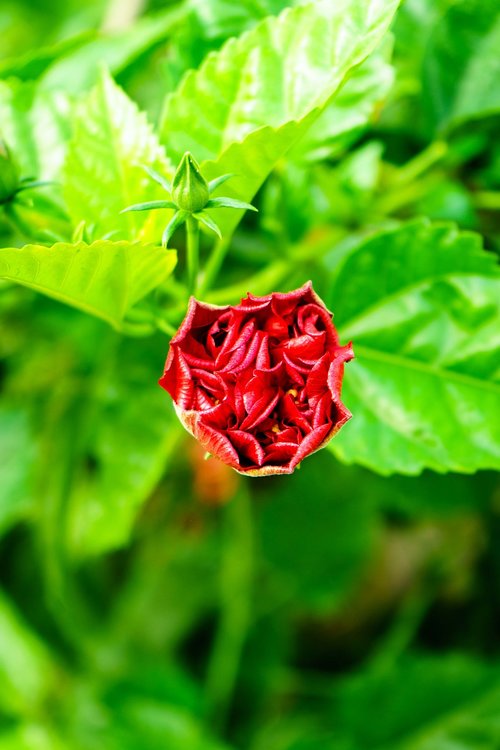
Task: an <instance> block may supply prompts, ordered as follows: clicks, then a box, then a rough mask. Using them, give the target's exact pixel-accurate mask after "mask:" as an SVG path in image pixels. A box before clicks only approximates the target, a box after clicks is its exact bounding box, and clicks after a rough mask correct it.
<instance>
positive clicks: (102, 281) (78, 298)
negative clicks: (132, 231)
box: [0, 240, 177, 328]
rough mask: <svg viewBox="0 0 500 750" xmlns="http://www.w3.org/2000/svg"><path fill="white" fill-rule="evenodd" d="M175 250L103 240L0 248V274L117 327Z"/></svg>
mask: <svg viewBox="0 0 500 750" xmlns="http://www.w3.org/2000/svg"><path fill="white" fill-rule="evenodd" d="M176 259H177V255H176V253H175V252H174V251H169V252H167V251H165V250H163V249H161V248H159V247H154V246H152V245H141V244H140V243H130V242H110V241H108V240H101V241H99V242H94V243H92V244H91V245H87V244H85V243H84V242H79V243H77V244H76V245H70V244H67V243H62V242H61V243H57V244H56V245H53V246H52V247H44V246H43V245H26V246H25V247H23V248H21V249H18V248H12V247H10V248H9V247H7V248H1V249H0V278H3V279H8V280H10V281H15V282H17V283H18V284H22V285H23V286H27V287H29V288H31V289H34V290H35V291H37V292H41V293H42V294H46V295H47V296H49V297H52V298H53V299H57V300H59V301H60V302H64V303H65V304H68V305H72V306H73V307H77V308H78V309H80V310H83V311H84V312H87V313H89V314H91V315H96V316H97V317H99V318H102V319H103V320H105V321H107V322H108V323H110V324H111V325H112V326H114V327H115V328H119V327H120V325H121V323H122V322H123V319H124V317H125V315H126V314H127V312H128V311H129V310H130V308H131V307H132V306H133V305H134V304H135V303H136V302H138V301H139V300H140V299H142V297H144V296H145V295H146V294H148V292H150V291H151V290H152V289H154V288H155V287H157V286H158V284H161V282H162V281H163V280H164V279H165V278H166V277H167V276H168V275H169V274H170V273H171V271H172V270H173V268H174V266H175V264H176Z"/></svg>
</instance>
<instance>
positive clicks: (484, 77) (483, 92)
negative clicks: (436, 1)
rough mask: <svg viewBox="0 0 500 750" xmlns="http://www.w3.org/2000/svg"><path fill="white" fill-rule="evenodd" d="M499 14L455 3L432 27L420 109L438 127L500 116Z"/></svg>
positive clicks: (479, 4) (479, 0) (491, 6)
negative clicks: (424, 107)
mask: <svg viewBox="0 0 500 750" xmlns="http://www.w3.org/2000/svg"><path fill="white" fill-rule="evenodd" d="M499 44H500V10H499V7H498V3H497V2H495V0H473V1H472V0H459V2H456V3H452V4H451V5H450V6H449V7H448V8H447V9H446V12H445V13H444V14H443V16H442V17H441V18H440V19H439V21H438V23H436V24H435V25H434V28H433V33H432V35H431V37H430V40H429V43H428V45H427V49H426V55H425V59H424V65H423V83H424V94H425V97H424V106H426V107H427V110H428V113H429V116H430V118H431V121H432V124H433V125H434V126H435V127H438V128H443V127H448V126H450V125H457V124H459V123H460V122H462V121H464V120H467V119H470V118H479V117H485V116H488V115H492V114H498V113H499V112H500V91H499V87H498V77H499V75H500V56H499V55H498V46H499Z"/></svg>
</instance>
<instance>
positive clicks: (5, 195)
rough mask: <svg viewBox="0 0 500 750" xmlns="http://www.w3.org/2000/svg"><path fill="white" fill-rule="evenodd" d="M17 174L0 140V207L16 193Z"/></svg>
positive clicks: (12, 161) (8, 152) (9, 155)
mask: <svg viewBox="0 0 500 750" xmlns="http://www.w3.org/2000/svg"><path fill="white" fill-rule="evenodd" d="M18 187H19V173H18V171H17V166H16V163H15V162H14V160H13V159H12V156H11V153H10V151H9V149H8V148H7V144H6V143H5V142H4V141H3V140H2V139H1V138H0V205H1V204H2V203H7V202H8V201H9V200H10V199H11V198H13V197H14V195H15V194H16V192H17V189H18Z"/></svg>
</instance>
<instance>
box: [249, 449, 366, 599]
mask: <svg viewBox="0 0 500 750" xmlns="http://www.w3.org/2000/svg"><path fill="white" fill-rule="evenodd" d="M351 472H352V469H351V470H347V469H346V468H345V467H342V466H338V465H336V462H335V461H334V460H333V459H332V456H330V455H329V454H328V453H327V452H323V453H320V454H318V455H317V456H315V457H314V459H311V460H308V461H305V462H304V464H303V466H302V467H301V469H300V471H299V472H296V473H295V474H294V475H293V477H290V479H289V481H288V482H287V483H286V484H284V483H276V482H273V481H272V480H271V481H270V482H269V484H267V485H265V486H264V487H263V491H262V490H261V491H260V492H259V497H260V498H266V499H267V503H266V505H265V506H264V507H263V508H262V509H261V512H260V514H259V517H258V530H259V540H260V545H261V554H262V557H263V559H264V560H265V561H266V563H267V564H268V565H269V566H270V567H271V569H272V571H273V572H274V574H275V575H277V576H278V580H279V590H280V592H281V593H280V596H282V595H283V592H286V593H287V594H288V597H289V600H290V602H293V603H294V605H295V606H297V607H302V608H308V609H314V610H321V609H323V610H325V609H326V610H331V609H332V608H334V607H338V605H339V604H340V603H342V602H343V601H344V599H345V596H346V594H348V593H350V591H351V588H352V586H353V584H354V582H355V580H356V577H357V576H358V575H359V572H360V570H361V568H362V566H363V565H364V564H365V563H366V561H367V558H368V556H369V555H370V553H371V551H372V550H373V546H374V542H375V541H376V539H377V532H378V530H379V527H378V523H377V518H376V515H375V512H374V511H375V507H374V505H373V504H372V503H371V498H370V495H369V490H370V488H369V486H368V487H366V486H365V487H363V486H361V487H359V488H358V491H357V493H356V496H355V497H352V481H351ZM330 474H331V475H332V476H333V475H334V476H335V480H334V485H335V486H334V487H333V485H332V483H331V482H325V481H324V477H325V476H329V475H330ZM311 488H314V491H311ZM366 489H368V491H366ZM266 490H267V492H266Z"/></svg>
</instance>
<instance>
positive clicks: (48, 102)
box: [0, 80, 71, 180]
mask: <svg viewBox="0 0 500 750" xmlns="http://www.w3.org/2000/svg"><path fill="white" fill-rule="evenodd" d="M70 111H71V103H70V99H69V97H68V96H66V95H65V94H63V93H62V92H57V93H55V92H43V91H41V90H40V88H39V87H38V86H37V85H36V84H35V83H33V82H31V81H29V82H26V83H24V82H21V81H17V80H10V81H0V122H1V123H2V137H3V138H4V139H5V141H6V142H7V143H8V145H9V147H10V148H11V149H12V151H13V153H14V154H15V157H16V160H17V161H18V163H19V166H20V169H21V176H22V177H37V178H43V179H49V180H50V179H55V178H58V176H59V172H60V169H61V166H62V164H63V162H64V158H65V154H66V146H67V142H68V140H69V138H70V133H71V126H70V122H69V113H70Z"/></svg>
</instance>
